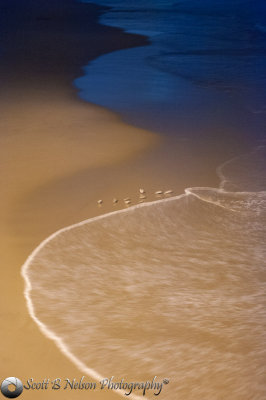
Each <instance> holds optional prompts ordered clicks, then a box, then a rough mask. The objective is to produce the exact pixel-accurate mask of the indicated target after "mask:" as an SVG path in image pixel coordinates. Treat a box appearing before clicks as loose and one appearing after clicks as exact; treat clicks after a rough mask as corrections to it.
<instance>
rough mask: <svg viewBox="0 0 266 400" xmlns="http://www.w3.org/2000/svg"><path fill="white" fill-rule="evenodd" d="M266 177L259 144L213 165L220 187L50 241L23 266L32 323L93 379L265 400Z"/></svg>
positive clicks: (209, 397)
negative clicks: (149, 382) (164, 382)
mask: <svg viewBox="0 0 266 400" xmlns="http://www.w3.org/2000/svg"><path fill="white" fill-rule="evenodd" d="M265 170H266V151H265V147H263V146H260V147H258V148H256V149H254V151H253V152H251V153H249V154H244V155H242V156H240V157H238V158H234V159H232V160H230V161H228V162H226V163H224V164H223V165H222V166H220V168H219V169H218V171H217V172H218V174H219V176H220V179H221V185H220V188H218V189H214V188H188V189H186V191H185V194H183V195H181V196H178V197H173V198H170V199H163V200H159V201H155V202H151V203H146V204H141V205H137V206H133V207H131V208H128V209H126V210H122V211H116V212H113V213H111V214H107V215H103V216H101V217H96V218H93V219H90V220H87V221H84V222H82V223H80V224H77V225H73V226H71V227H68V228H66V229H63V230H61V231H59V232H57V233H56V234H54V235H52V236H51V237H50V238H48V239H47V240H46V241H45V242H43V243H42V244H41V245H40V246H39V247H38V248H37V249H36V250H35V251H34V252H33V254H32V255H31V256H30V257H29V259H28V260H27V262H26V263H25V265H24V267H23V276H24V279H25V280H26V292H25V296H26V299H27V303H28V307H29V311H30V313H31V315H32V317H33V318H34V319H35V321H36V322H37V324H38V325H39V326H40V328H41V330H42V331H43V333H44V334H46V335H47V336H48V337H50V338H51V339H53V340H55V342H56V343H57V345H58V346H59V348H60V349H61V350H62V351H63V352H64V353H65V354H66V355H67V356H68V357H69V358H70V359H71V360H72V361H73V362H74V363H75V364H76V365H77V366H78V367H79V368H80V370H81V371H82V372H83V373H84V374H87V375H90V376H93V377H94V378H95V379H98V378H99V377H104V378H110V377H111V376H114V377H115V378H114V381H118V382H119V381H120V379H122V378H124V379H125V381H126V382H132V381H133V382H134V381H141V382H142V381H143V380H144V381H145V380H151V379H152V378H153V377H154V376H157V377H158V378H157V379H158V380H159V379H160V380H162V379H164V378H167V379H169V380H170V383H169V384H168V385H167V386H164V388H163V390H162V393H161V394H160V398H161V399H167V400H169V399H170V400H176V399H178V398H180V399H181V398H182V399H184V400H201V399H204V400H223V399H230V400H251V399H252V400H262V399H264V398H265V396H266V382H265V373H266V348H265V340H266V311H265V310H266V296H265V294H266V246H265V243H266V191H265ZM254 177H255V179H254ZM120 394H122V395H124V393H123V392H122V393H120ZM134 396H135V397H134ZM136 396H140V397H138V398H143V397H142V393H141V392H138V391H135V392H134V395H133V397H132V398H137V397H136ZM147 397H148V398H153V393H152V391H150V392H147Z"/></svg>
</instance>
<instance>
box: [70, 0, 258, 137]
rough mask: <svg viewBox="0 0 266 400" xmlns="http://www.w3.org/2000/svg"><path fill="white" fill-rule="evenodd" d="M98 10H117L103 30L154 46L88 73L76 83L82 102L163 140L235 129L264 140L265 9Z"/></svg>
mask: <svg viewBox="0 0 266 400" xmlns="http://www.w3.org/2000/svg"><path fill="white" fill-rule="evenodd" d="M83 1H84V0H83ZM95 3H97V4H101V5H107V6H109V7H111V8H110V9H109V11H107V12H106V13H105V14H104V15H103V16H102V18H101V20H100V22H101V23H103V24H106V25H111V26H114V27H120V28H122V29H124V30H126V31H127V32H131V33H139V34H142V35H146V36H148V37H149V41H150V45H149V46H144V47H138V48H135V49H129V50H121V51H116V52H113V53H110V54H106V55H103V56H101V57H99V58H97V59H96V60H95V61H93V62H91V63H90V64H89V65H87V66H86V67H85V68H84V76H82V77H80V78H78V79H77V80H76V81H75V85H76V87H77V88H78V89H79V95H80V96H81V97H82V98H83V99H85V100H87V101H90V102H92V103H95V104H99V105H102V106H104V107H107V108H109V109H111V110H114V111H117V112H119V113H120V114H121V115H122V117H123V118H124V119H125V120H126V121H128V122H130V123H134V124H136V125H139V126H141V127H145V128H148V129H151V130H153V131H156V132H159V133H161V134H163V135H167V134H170V135H172V136H173V135H174V136H177V137H178V135H180V134H182V131H184V130H185V131H186V132H188V131H192V132H193V134H194V135H196V134H199V133H201V134H202V132H206V131H207V130H208V131H210V132H216V131H217V130H219V131H221V130H224V131H228V130H229V129H231V130H234V131H237V132H241V135H242V137H243V138H245V137H247V138H248V139H249V141H250V142H252V143H253V144H254V143H256V139H257V138H258V137H259V138H260V137H262V136H263V135H264V127H265V122H266V121H265V120H266V114H265V111H266V110H265V104H266V92H265V87H266V72H265V71H266V58H265V55H266V41H265V32H266V28H265V27H266V6H265V2H264V1H262V0H258V1H255V2H254V1H250V0H237V1H233V2H232V1H229V0H223V1H221V0H216V1H210V0H202V1H198V0H184V1H173V0H172V1H171V0H167V1H161V0H154V1H150V0H145V1H140V0H139V1H134V2H132V1H129V0H126V1H112V0H95ZM191 116H193V117H191ZM195 121H196V123H195ZM195 125H196V128H197V129H195ZM192 136H193V135H192ZM191 140H193V137H192V138H191Z"/></svg>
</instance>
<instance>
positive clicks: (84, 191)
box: [0, 0, 224, 399]
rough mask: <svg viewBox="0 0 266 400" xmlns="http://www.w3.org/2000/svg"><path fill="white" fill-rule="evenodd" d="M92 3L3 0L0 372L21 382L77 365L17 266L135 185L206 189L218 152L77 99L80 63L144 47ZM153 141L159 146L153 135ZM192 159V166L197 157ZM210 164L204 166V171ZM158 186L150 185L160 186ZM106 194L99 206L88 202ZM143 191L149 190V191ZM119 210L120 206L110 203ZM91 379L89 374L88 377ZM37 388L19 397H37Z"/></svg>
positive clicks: (63, 373)
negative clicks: (55, 337)
mask: <svg viewBox="0 0 266 400" xmlns="http://www.w3.org/2000/svg"><path fill="white" fill-rule="evenodd" d="M100 12H101V9H100V8H99V7H96V6H93V5H87V4H80V3H77V2H75V1H71V0H64V1H63V0H58V1H50V0H45V1H38V3H37V5H36V2H34V1H26V0H25V1H24V0H20V1H14V0H11V1H10V0H9V1H8V2H7V1H4V2H3V5H2V9H1V16H2V17H1V18H3V21H2V22H3V24H2V25H1V26H2V28H1V29H2V32H1V33H2V37H3V40H2V42H1V49H3V55H2V59H1V67H0V76H1V86H2V94H1V97H0V112H1V121H0V152H1V176H0V183H1V208H0V218H1V225H0V243H1V290H0V295H1V315H2V329H1V343H2V347H1V360H2V362H1V368H0V371H1V377H2V379H4V378H5V377H8V376H16V377H18V378H20V379H21V380H22V381H23V382H25V381H26V380H27V379H29V378H31V377H33V378H34V379H35V380H36V381H42V380H43V379H44V378H47V377H48V378H50V379H54V378H57V377H61V378H62V379H65V378H70V379H73V378H75V377H76V378H77V379H79V378H80V377H81V376H82V373H81V372H80V371H78V370H77V368H75V366H74V365H73V364H72V363H71V362H70V361H69V360H67V359H66V358H65V356H63V354H61V353H60V351H59V350H58V349H57V348H56V346H55V344H54V343H53V342H52V341H51V340H48V339H47V338H45V337H44V336H43V335H42V334H41V332H40V331H39V329H38V327H37V326H36V325H35V323H34V322H33V321H32V320H31V318H30V317H29V315H28V311H27V308H26V303H25V299H24V296H23V289H24V282H23V279H22V277H21V275H20V269H21V265H22V264H23V263H24V261H25V260H26V258H27V257H28V255H29V254H30V253H31V251H32V250H33V249H34V248H35V247H36V246H38V244H39V243H40V242H41V241H42V240H44V239H45V238H46V237H47V236H49V235H50V234H51V233H53V232H55V231H56V230H58V229H60V228H62V227H64V226H67V225H70V224H73V223H75V222H78V221H80V220H83V219H86V218H89V217H93V216H95V215H98V214H101V213H105V212H108V211H110V210H112V209H114V208H113V205H112V198H113V197H118V198H120V199H121V198H123V197H126V196H130V197H132V198H133V200H134V201H136V200H137V191H138V189H139V187H141V186H144V187H145V189H147V191H148V193H149V195H150V198H151V197H152V195H151V193H153V192H154V191H155V190H160V189H163V190H167V189H172V188H173V187H172V186H173V185H174V189H175V193H179V192H182V190H183V188H184V187H185V186H186V185H187V184H189V186H193V185H196V186H200V185H203V184H206V182H208V183H209V185H213V186H216V184H217V182H218V179H217V177H216V176H215V169H214V168H210V167H213V166H214V165H216V164H219V163H220V162H221V161H223V160H224V154H223V155H221V159H217V157H216V156H217V154H216V156H213V158H209V159H208V161H207V162H205V163H202V162H201V161H202V159H203V158H204V157H205V153H206V151H207V150H206V148H205V149H204V151H203V152H202V153H201V155H200V156H196V154H198V153H196V150H198V146H197V143H195V148H194V150H192V151H190V153H189V154H190V158H187V150H188V145H187V144H186V143H185V142H180V143H178V145H179V147H178V150H177V151H174V152H171V148H172V147H173V146H172V143H171V142H168V143H162V141H161V138H159V137H158V136H157V135H155V134H153V133H150V132H147V131H144V130H141V129H137V128H135V127H132V126H129V125H127V124H125V123H123V122H122V121H121V120H120V118H119V117H118V116H117V115H115V114H113V113H110V112H108V111H107V110H104V109H102V108H100V107H96V106H93V105H90V104H87V103H85V102H83V101H81V100H79V99H78V97H77V93H76V91H75V90H74V88H73V86H72V81H73V79H74V78H76V77H77V76H79V75H81V74H82V71H81V67H82V65H85V64H87V63H88V61H89V60H91V59H93V58H95V57H97V56H99V55H100V54H103V53H106V52H109V51H113V50H115V49H118V48H129V47H134V46H138V45H145V44H148V42H147V39H146V38H145V37H141V36H138V35H136V36H135V35H129V34H126V33H124V32H123V31H122V30H119V29H114V28H110V27H103V26H101V25H99V24H98V23H97V18H98V16H99V14H100ZM160 143H161V144H160ZM200 165H201V166H202V167H201V168H199V166H200ZM208 171H211V172H208ZM158 185H159V186H158ZM99 198H102V199H103V200H104V203H103V206H102V207H101V208H99V207H97V199H99ZM151 199H153V198H151ZM117 207H122V204H121V203H119V204H118V206H117ZM88 380H89V378H88ZM47 395H49V398H56V399H60V398H64V399H68V398H69V399H70V398H71V399H73V398H75V397H82V396H86V397H87V398H88V397H89V398H92V397H93V398H94V399H105V398H108V399H111V398H117V396H116V395H113V394H110V392H100V393H95V392H91V393H88V392H83V391H78V392H76V393H75V394H73V393H71V392H68V391H67V392H64V391H58V392H56V391H49V393H47V392H45V391H39V392H38V398H40V399H42V398H47ZM35 396H36V393H35V391H29V392H26V391H25V392H24V393H23V395H22V396H21V398H23V397H25V398H29V399H31V398H33V397H34V398H35Z"/></svg>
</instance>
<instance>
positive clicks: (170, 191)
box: [164, 190, 173, 196]
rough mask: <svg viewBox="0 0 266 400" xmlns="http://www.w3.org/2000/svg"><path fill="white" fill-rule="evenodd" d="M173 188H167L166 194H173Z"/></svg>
mask: <svg viewBox="0 0 266 400" xmlns="http://www.w3.org/2000/svg"><path fill="white" fill-rule="evenodd" d="M172 193H173V190H166V192H164V194H165V196H168V195H169V194H172Z"/></svg>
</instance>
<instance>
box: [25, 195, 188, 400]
mask: <svg viewBox="0 0 266 400" xmlns="http://www.w3.org/2000/svg"><path fill="white" fill-rule="evenodd" d="M186 196H187V194H186V193H184V194H181V195H178V196H173V197H170V198H167V199H161V200H155V201H150V202H146V203H142V204H137V205H135V206H131V207H129V208H127V209H122V210H117V211H112V212H110V213H107V214H103V215H99V216H97V217H93V218H89V219H86V220H83V221H81V222H78V223H76V224H73V225H70V226H67V227H65V228H62V229H59V230H58V231H56V232H55V233H53V234H52V235H50V236H48V238H46V239H45V240H44V241H42V242H41V243H40V244H39V246H38V247H36V248H35V249H34V250H33V252H32V253H31V254H30V255H29V257H28V258H27V260H26V261H25V263H24V264H23V266H22V269H21V275H22V277H23V278H24V281H25V289H24V297H25V299H26V304H27V308H28V312H29V314H30V316H31V318H32V319H33V321H34V322H35V323H36V324H37V326H38V327H39V329H40V331H41V332H42V333H43V334H44V336H46V337H47V338H49V339H51V340H53V341H54V342H55V344H56V346H57V347H58V348H59V350H60V351H61V352H62V353H63V354H64V355H65V356H66V357H67V358H68V359H69V360H70V361H71V362H72V363H73V364H74V365H75V366H76V367H77V368H78V369H79V370H80V371H81V372H82V373H85V374H87V375H89V376H90V377H92V378H93V379H97V380H98V381H101V380H102V379H105V378H106V377H103V376H102V375H100V374H99V373H98V372H97V371H95V370H94V369H92V368H89V367H87V365H86V364H84V363H83V362H82V361H80V360H79V359H78V358H77V357H76V356H75V355H74V354H73V353H72V352H71V351H70V350H69V348H68V346H67V345H66V344H65V343H64V341H63V340H62V339H61V338H60V337H59V336H57V335H56V334H55V333H54V332H52V331H51V330H50V329H48V327H47V326H46V325H45V324H44V323H43V322H41V321H40V320H39V319H38V318H37V316H36V314H35V310H34V306H33V302H32V300H31V297H30V292H31V290H32V285H31V282H30V279H29V276H28V269H29V267H30V264H31V263H32V262H33V261H34V258H35V257H36V256H37V255H38V253H39V251H40V250H41V249H42V248H43V247H45V246H46V244H47V243H49V242H51V241H52V240H53V239H54V238H56V237H57V236H58V235H60V234H61V233H64V232H67V231H69V230H71V229H74V228H77V227H79V226H83V225H86V224H89V223H91V222H94V221H99V220H101V219H104V218H108V217H111V216H114V215H117V214H122V213H127V212H130V211H134V210H135V209H137V208H142V207H148V206H150V205H153V204H158V203H163V202H168V201H173V200H178V199H181V198H183V197H186ZM114 393H117V394H119V395H121V396H123V397H124V391H123V390H121V389H117V390H114ZM130 396H131V398H132V399H134V400H140V399H143V397H140V396H137V395H135V394H131V395H130Z"/></svg>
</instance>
